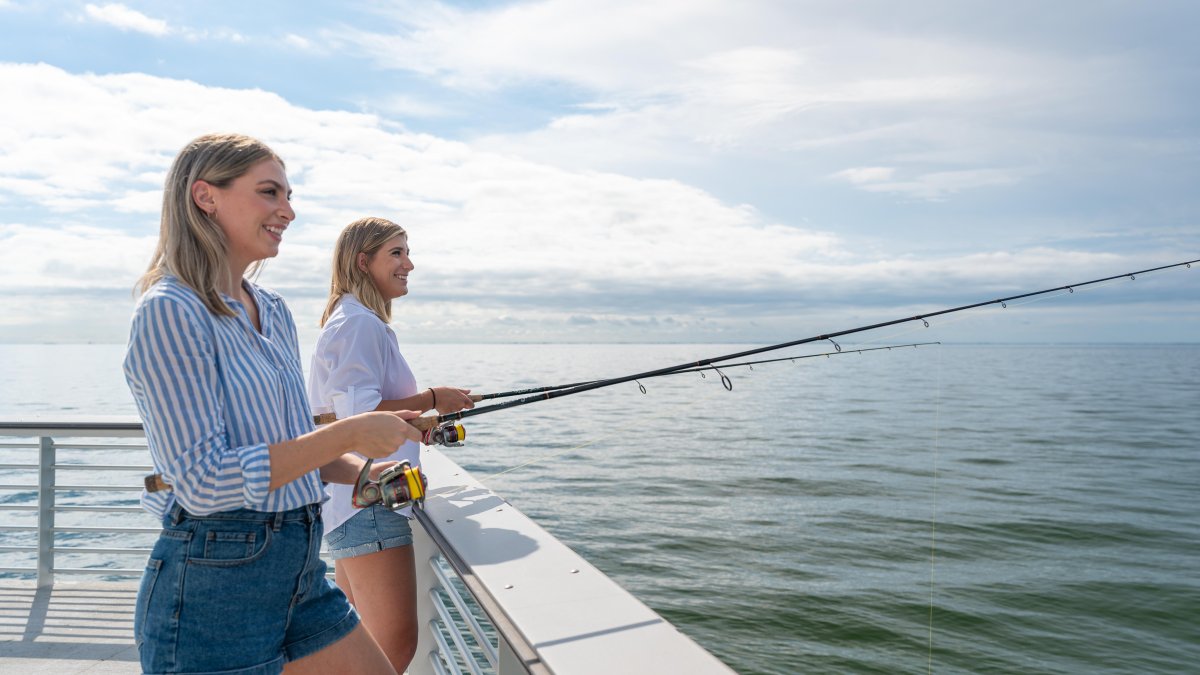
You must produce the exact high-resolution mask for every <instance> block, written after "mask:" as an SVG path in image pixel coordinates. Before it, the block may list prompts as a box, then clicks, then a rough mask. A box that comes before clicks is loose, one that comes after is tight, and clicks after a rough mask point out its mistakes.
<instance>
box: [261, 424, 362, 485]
mask: <svg viewBox="0 0 1200 675" xmlns="http://www.w3.org/2000/svg"><path fill="white" fill-rule="evenodd" d="M350 421H351V420H338V421H337V422H334V423H333V424H329V425H326V426H323V427H321V428H319V429H317V430H315V431H310V432H308V433H307V434H304V435H303V436H299V437H296V438H293V439H292V440H290V441H283V442H281V443H274V444H272V445H270V446H268V450H269V451H270V453H271V489H272V490H275V489H278V488H280V487H282V486H284V485H287V484H288V483H290V482H292V481H294V480H296V479H297V478H299V477H301V476H303V475H304V474H306V473H308V472H309V471H312V470H313V469H319V468H321V467H323V466H325V465H327V464H329V463H330V462H334V461H336V460H339V459H340V458H341V456H342V455H344V454H346V453H347V452H349V451H350V450H352V449H353V446H354V426H353V424H347V423H348V422H350ZM335 482H341V481H335Z"/></svg>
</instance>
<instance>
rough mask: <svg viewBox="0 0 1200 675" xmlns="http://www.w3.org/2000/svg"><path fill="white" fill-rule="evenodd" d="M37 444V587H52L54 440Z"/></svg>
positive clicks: (46, 438)
mask: <svg viewBox="0 0 1200 675" xmlns="http://www.w3.org/2000/svg"><path fill="white" fill-rule="evenodd" d="M39 440H40V442H39V444H38V532H37V585H38V587H39V588H41V587H46V586H53V585H54V464H55V452H54V439H53V438H51V437H49V436H41V437H40V439H39Z"/></svg>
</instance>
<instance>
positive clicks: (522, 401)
mask: <svg viewBox="0 0 1200 675" xmlns="http://www.w3.org/2000/svg"><path fill="white" fill-rule="evenodd" d="M1194 263H1200V259H1193V260H1186V261H1183V262H1178V263H1173V264H1170V265H1160V266H1158V267H1151V268H1147V269H1143V270H1136V271H1133V272H1125V273H1122V274H1114V275H1112V276H1107V277H1102V278H1099V279H1092V280H1090V281H1082V282H1078V283H1073V284H1065V285H1062V286H1055V287H1053V288H1046V289H1042V290H1039V291H1031V292H1028V293H1018V294H1015V295H1009V296H1005V297H1001V298H996V299H994V300H983V301H980V302H973V303H970V304H966V305H960V306H957V307H951V308H948V309H941V310H937V311H933V312H924V313H921V314H914V315H912V316H907V317H904V318H900V319H892V320H889V321H880V322H878V323H873V324H868V325H865V326H858V327H855V328H848V329H845V330H840V331H835V332H831V333H823V334H821V335H814V336H811V337H806V338H801V339H799V340H791V341H788V342H781V343H779V344H774V345H768V346H766V347H758V348H755V349H748V350H745V351H741V352H735V353H732V354H724V355H722V356H715V357H712V358H707V359H702V360H699V361H691V362H687V363H680V364H677V365H674V366H667V367H665V368H657V369H654V370H648V371H645V372H641V373H634V374H632V375H625V376H622V377H614V378H611V379H607V380H595V381H592V382H584V383H579V384H576V385H575V386H566V387H565V388H555V389H551V390H549V391H543V392H540V393H537V394H534V395H532V396H525V397H522V398H517V399H513V400H511V401H505V402H502V403H495V404H492V405H487V406H482V407H478V408H473V409H470V410H462V411H459V412H454V413H446V414H443V415H438V416H437V417H432V416H431V417H423V418H417V419H415V420H412V422H413V423H414V424H415V425H416V426H418V428H422V430H425V431H426V435H427V436H429V437H431V439H432V438H433V437H432V436H431V434H434V435H436V430H437V429H449V428H451V427H453V428H456V429H457V430H458V431H459V432H462V427H461V426H459V425H451V423H452V422H455V421H458V420H462V419H466V418H468V417H474V416H476V415H482V414H484V413H489V412H495V411H497V410H505V409H507V408H514V407H517V406H522V405H528V404H530V403H536V402H538V401H546V400H550V399H553V398H561V397H563V396H570V395H573V394H580V393H583V392H585V391H593V390H596V389H600V388H602V387H611V386H613V385H617V384H622V383H624V382H634V381H637V380H644V379H649V378H652V377H658V376H661V375H669V374H673V373H678V372H681V371H685V370H688V369H704V368H706V367H710V366H714V365H716V364H721V363H723V362H726V361H732V360H734V359H740V358H745V357H748V356H754V355H757V354H763V353H766V352H771V351H777V350H780V349H786V348H788V347H795V346H799V345H803V344H811V343H814V342H823V341H829V342H830V343H832V344H833V346H834V347H835V348H836V349H837V351H839V352H840V351H841V350H842V348H841V345H839V344H838V343H837V342H836V341H835V340H834V338H838V337H842V336H845V335H853V334H856V333H863V332H866V331H870V330H875V329H877V328H885V327H888V326H895V325H898V324H902V323H909V322H914V321H921V322H922V323H923V324H924V325H925V326H926V327H928V326H929V321H928V320H929V319H931V318H933V317H937V316H944V315H946V314H954V313H957V312H964V311H967V310H970V309H975V308H978V307H986V306H988V305H1000V306H1002V307H1007V303H1009V302H1012V301H1014V300H1021V299H1025V298H1032V297H1036V296H1040V295H1046V294H1049V293H1056V292H1060V291H1067V292H1069V293H1074V292H1075V289H1076V288H1083V287H1085V286H1092V285H1095V284H1100V283H1104V282H1108V281H1113V280H1116V279H1130V280H1135V279H1136V278H1137V276H1138V275H1142V274H1150V273H1152V272H1159V271H1162V270H1167V269H1172V268H1176V267H1187V268H1191V266H1192V265H1193V264H1194Z"/></svg>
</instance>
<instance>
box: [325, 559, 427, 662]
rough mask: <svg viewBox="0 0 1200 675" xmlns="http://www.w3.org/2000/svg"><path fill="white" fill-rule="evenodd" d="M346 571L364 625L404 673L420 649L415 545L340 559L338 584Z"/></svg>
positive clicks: (348, 590) (355, 605)
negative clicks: (418, 642) (418, 646)
mask: <svg viewBox="0 0 1200 675" xmlns="http://www.w3.org/2000/svg"><path fill="white" fill-rule="evenodd" d="M343 570H345V574H346V578H347V579H348V580H349V582H350V583H349V586H348V587H347V586H342V588H343V589H345V591H346V595H347V596H350V597H353V598H354V607H355V609H357V610H358V613H359V615H360V616H361V617H362V621H363V625H365V626H366V627H367V630H369V631H370V632H371V637H373V638H375V641H376V642H377V643H379V646H380V647H381V648H382V649H383V652H384V653H385V654H387V657H388V659H389V660H390V661H391V662H392V667H393V668H395V669H396V672H397V673H403V672H404V670H405V669H406V668H408V664H409V663H410V662H411V661H412V658H413V654H414V653H415V652H416V650H417V589H416V578H415V577H416V568H415V566H414V563H413V547H412V546H399V547H397V548H389V549H387V550H386V551H380V552H378V553H370V554H368V555H364V556H358V557H354V558H342V559H341V560H339V561H338V566H337V574H338V585H339V586H341V585H342V578H341V575H342V573H343Z"/></svg>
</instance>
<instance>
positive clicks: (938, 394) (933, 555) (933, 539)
mask: <svg viewBox="0 0 1200 675" xmlns="http://www.w3.org/2000/svg"><path fill="white" fill-rule="evenodd" d="M937 355H938V356H937V369H936V370H937V378H936V380H935V384H934V392H935V393H934V399H933V513H932V514H931V515H930V517H929V670H928V672H929V673H930V674H931V675H932V673H933V609H934V588H935V586H934V574H933V573H934V564H935V562H936V560H937V516H938V458H939V454H940V449H941V444H940V440H941V429H942V421H941V415H942V350H940V349H939V350H937Z"/></svg>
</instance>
